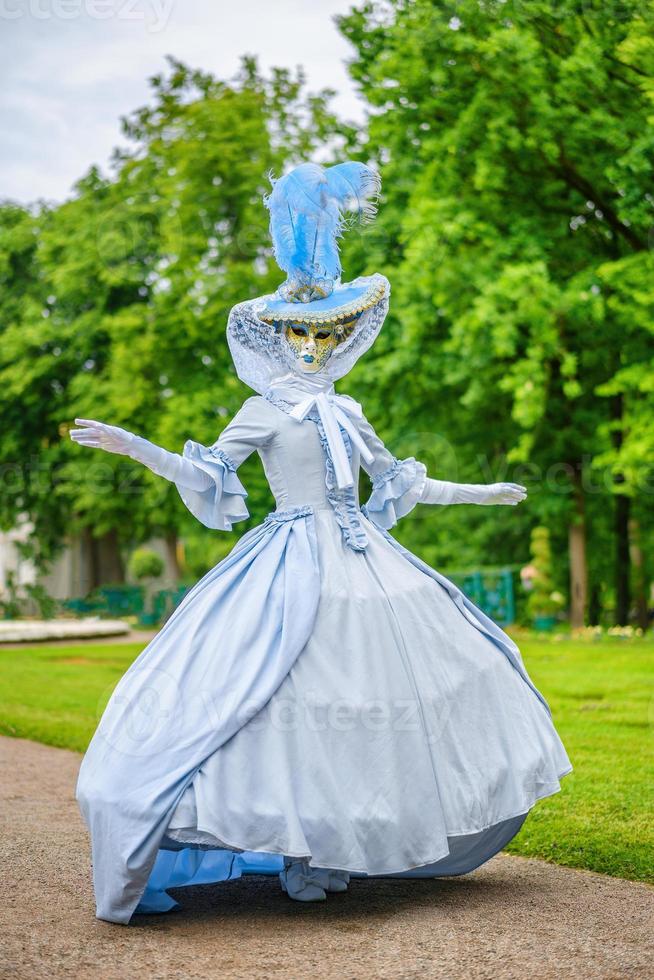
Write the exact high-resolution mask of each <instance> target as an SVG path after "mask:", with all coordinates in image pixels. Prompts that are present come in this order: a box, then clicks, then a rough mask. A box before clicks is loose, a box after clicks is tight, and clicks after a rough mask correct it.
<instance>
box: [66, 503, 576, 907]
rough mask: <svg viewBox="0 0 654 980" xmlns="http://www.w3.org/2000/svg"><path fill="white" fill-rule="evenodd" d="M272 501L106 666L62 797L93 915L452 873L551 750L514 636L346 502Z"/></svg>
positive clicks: (487, 848)
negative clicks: (201, 891) (328, 879)
mask: <svg viewBox="0 0 654 980" xmlns="http://www.w3.org/2000/svg"><path fill="white" fill-rule="evenodd" d="M362 523H363V525H364V527H365V531H366V534H367V536H368V546H367V548H366V550H364V551H354V550H352V549H351V548H349V547H347V546H346V545H345V543H344V542H343V539H342V536H341V534H340V529H339V527H338V525H337V523H336V520H335V518H334V515H333V511H332V510H331V508H329V507H327V508H325V509H322V508H316V509H313V508H311V507H303V508H295V509H294V510H291V511H286V512H276V513H275V514H272V515H270V516H269V517H268V518H267V519H266V521H265V522H264V523H263V524H262V525H260V526H259V527H258V528H255V529H253V530H252V531H250V532H249V533H248V534H246V535H245V536H244V537H243V538H242V539H241V541H240V542H239V543H238V544H237V546H236V547H235V548H234V550H233V551H232V552H231V553H230V555H229V556H228V557H227V558H226V559H224V560H223V561H222V562H221V563H220V564H219V565H217V566H216V568H214V569H213V570H212V571H211V572H209V573H208V574H207V575H206V576H205V577H204V578H203V579H202V580H201V581H200V582H198V584H197V585H196V586H195V588H194V589H193V590H192V591H191V592H190V593H189V594H188V595H187V596H186V598H185V599H184V601H183V602H182V604H181V605H180V606H179V607H178V609H177V610H176V611H175V613H174V614H173V616H172V617H171V618H170V620H169V621H168V622H167V623H166V625H165V626H164V627H163V629H162V630H161V631H160V633H159V634H158V635H157V636H156V637H155V638H154V639H153V640H152V642H151V643H150V644H149V645H148V647H146V649H145V650H144V651H143V653H142V654H141V655H140V656H139V657H138V658H137V660H136V661H135V662H134V664H133V665H132V666H131V667H130V669H129V670H128V671H127V673H126V674H125V675H124V677H123V678H122V679H121V681H120V682H119V684H118V686H117V688H116V690H115V692H114V694H113V696H112V698H111V700H110V702H109V704H108V706H107V709H106V711H105V714H104V715H103V717H102V720H101V722H100V725H99V727H98V730H97V732H96V734H95V736H94V738H93V741H92V742H91V745H90V747H89V750H88V752H87V754H86V756H85V757H84V760H83V763H82V768H81V770H80V777H79V783H78V800H79V802H80V806H81V808H82V812H83V814H84V817H85V819H86V821H87V824H88V827H89V830H90V833H91V838H92V851H93V873H94V885H95V891H96V900H97V911H98V916H99V917H100V918H103V919H108V920H110V921H114V922H128V921H129V919H130V918H131V916H132V914H133V913H134V912H135V911H138V912H149V911H165V910H166V909H168V908H171V907H172V906H173V905H174V904H175V902H174V901H173V899H172V898H170V896H168V895H167V894H166V889H167V888H171V887H175V886H180V885H188V884H200V883H207V882H214V881H222V880H226V879H228V878H234V877H238V876H240V875H241V874H244V873H263V874H270V873H276V872H278V871H279V870H280V868H281V867H282V860H283V858H282V856H283V855H292V856H297V857H308V858H309V859H310V863H311V864H312V865H313V866H316V867H330V868H339V869H343V870H348V871H350V872H351V873H352V874H355V875H373V876H374V875H384V876H387V875H402V876H434V875H451V874H462V873H465V872H467V871H470V870H472V869H473V868H475V867H477V866H479V864H481V863H483V862H484V861H486V860H487V859H488V858H489V857H491V856H492V855H493V854H495V853H496V852H497V851H498V850H500V849H501V848H502V847H503V846H504V845H505V844H506V843H507V842H508V841H509V840H510V839H511V838H512V837H513V836H514V835H515V834H516V833H517V831H518V830H519V828H520V826H521V824H522V822H523V821H524V819H525V816H526V814H527V813H528V811H529V809H530V808H531V807H532V806H533V805H534V803H535V802H536V801H537V800H538V799H541V798H542V797H545V796H548V795H550V794H552V793H555V792H556V791H557V790H558V789H559V788H560V784H559V780H560V778H561V777H562V776H563V775H564V774H565V773H567V772H569V771H570V769H571V766H570V763H569V760H568V757H567V755H566V753H565V749H564V748H563V745H562V743H561V741H560V739H559V737H558V735H557V733H556V731H555V729H554V727H553V724H552V722H551V719H550V715H549V710H548V708H547V705H546V703H545V701H544V699H543V698H542V696H541V695H540V693H539V692H538V691H537V690H536V688H535V687H534V686H533V684H532V682H531V681H530V679H529V677H528V675H527V673H526V671H525V669H524V666H523V664H522V660H521V657H520V653H519V651H518V649H517V647H516V646H515V644H514V643H513V642H512V640H511V639H510V638H509V637H508V636H507V635H506V634H505V633H504V632H503V631H502V630H501V629H500V628H499V627H498V626H497V625H496V624H495V623H493V622H492V621H491V620H490V619H488V617H486V616H485V615H484V614H483V613H482V612H481V610H479V609H477V608H476V607H475V606H474V605H473V604H472V603H471V602H470V600H468V599H467V598H466V597H465V596H463V594H462V593H461V592H460V591H459V590H458V589H457V588H456V586H454V585H453V584H452V583H451V582H449V581H448V580H447V579H445V578H444V577H443V576H441V575H440V574H439V573H438V572H436V571H434V570H433V569H431V568H430V567H429V566H427V565H425V564H424V563H423V562H421V561H420V560H419V559H418V558H416V557H415V556H414V555H412V554H411V553H410V552H408V551H407V550H406V549H404V548H403V547H402V546H401V545H399V544H398V543H397V542H396V541H395V540H394V539H393V538H392V537H391V536H390V535H388V534H387V533H386V532H385V531H382V530H380V529H379V528H378V527H376V525H374V524H372V523H371V522H369V521H367V520H365V518H362Z"/></svg>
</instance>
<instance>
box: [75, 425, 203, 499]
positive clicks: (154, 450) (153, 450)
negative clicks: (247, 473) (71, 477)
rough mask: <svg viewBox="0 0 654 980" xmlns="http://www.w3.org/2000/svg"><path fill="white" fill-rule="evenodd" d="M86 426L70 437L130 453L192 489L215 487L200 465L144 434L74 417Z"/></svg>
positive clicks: (125, 454) (138, 460)
mask: <svg viewBox="0 0 654 980" xmlns="http://www.w3.org/2000/svg"><path fill="white" fill-rule="evenodd" d="M75 423H76V424H77V425H82V426H84V428H83V429H71V432H70V437H71V439H72V440H73V442H76V443H78V444H79V445H80V446H90V447H92V448H93V449H104V450H105V451H106V452H109V453H118V454H119V455H121V456H129V457H130V458H131V459H135V460H136V461H137V462H139V463H143V464H144V465H145V466H147V467H148V469H150V470H152V472H153V473H156V474H157V475H158V476H163V477H165V478H166V479H167V480H170V481H171V482H173V483H176V484H178V485H179V486H182V487H187V488H188V489H189V490H198V491H201V490H208V489H209V487H211V486H213V480H212V479H211V477H210V476H209V474H208V473H205V471H204V470H201V469H200V467H199V466H195V464H194V463H193V462H192V461H191V460H190V459H187V458H185V457H184V456H180V455H179V454H178V453H170V452H168V450H167V449H162V447H161V446H156V445H155V444H154V443H153V442H149V441H148V440H147V439H143V438H142V437H141V436H136V435H134V433H133V432H128V431H127V429H121V428H120V427H119V426H117V425H107V424H106V423H105V422H96V421H95V420H94V419H75Z"/></svg>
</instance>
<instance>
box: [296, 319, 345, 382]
mask: <svg viewBox="0 0 654 980" xmlns="http://www.w3.org/2000/svg"><path fill="white" fill-rule="evenodd" d="M357 319H358V317H352V318H351V319H349V320H345V321H337V322H335V323H300V322H296V323H292V322H291V323H287V324H286V325H285V327H284V336H285V338H286V342H287V344H288V346H289V347H290V348H291V351H292V352H293V356H294V357H295V359H296V367H297V370H298V371H302V372H304V373H306V374H315V373H316V372H317V371H320V370H321V368H323V367H324V366H325V364H326V363H327V361H328V360H329V358H330V357H331V356H332V354H333V352H334V350H335V349H336V348H337V347H338V345H339V344H342V343H343V341H344V340H347V338H348V337H349V336H350V334H351V333H352V331H353V330H354V326H355V323H356V321H357Z"/></svg>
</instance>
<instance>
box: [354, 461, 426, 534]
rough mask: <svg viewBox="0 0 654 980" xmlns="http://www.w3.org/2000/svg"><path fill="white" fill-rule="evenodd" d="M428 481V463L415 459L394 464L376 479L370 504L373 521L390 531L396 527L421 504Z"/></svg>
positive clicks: (367, 509) (368, 512)
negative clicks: (419, 502) (401, 519)
mask: <svg viewBox="0 0 654 980" xmlns="http://www.w3.org/2000/svg"><path fill="white" fill-rule="evenodd" d="M426 480H427V470H426V468H425V465H424V463H419V462H418V460H416V459H414V458H413V456H410V457H409V458H408V459H395V460H393V463H392V465H391V466H389V468H388V469H387V470H384V472H383V473H378V474H377V476H375V477H374V478H373V481H372V494H371V495H370V499H369V500H368V503H367V504H366V513H367V515H368V517H369V518H370V520H371V521H374V523H375V524H378V525H379V527H383V528H385V529H386V530H387V531H388V530H389V529H390V528H392V527H395V525H396V524H397V522H398V521H399V519H400V518H401V517H405V516H406V515H407V514H408V513H409V512H410V511H412V510H413V508H414V507H415V505H416V504H417V503H418V501H419V500H420V497H421V496H422V491H423V489H424V486H425V482H426Z"/></svg>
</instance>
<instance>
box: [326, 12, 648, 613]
mask: <svg viewBox="0 0 654 980" xmlns="http://www.w3.org/2000/svg"><path fill="white" fill-rule="evenodd" d="M653 13H654V8H653V7H652V5H651V3H643V2H637V0H633V2H629V0H628V2H617V0H616V2H613V3H609V4H608V5H606V4H600V3H596V2H594V0H586V2H573V0H563V2H557V3H556V4H554V3H551V2H540V0H533V2H531V0H530V2H529V3H524V2H522V0H506V2H502V3H500V2H494V0H488V2H484V3H478V2H477V0H461V2H456V3H440V2H436V3H435V2H429V0H389V2H383V3H377V2H375V3H365V4H363V5H361V6H360V7H358V8H357V9H356V10H355V11H353V12H352V13H350V14H349V15H347V16H345V17H343V18H341V20H340V26H341V30H342V31H343V33H344V34H345V35H346V37H347V38H348V39H349V40H350V41H351V42H352V44H353V45H354V47H355V50H356V57H355V59H354V60H353V62H352V64H351V72H352V75H353V77H354V78H355V80H356V81H357V82H358V83H359V85H360V87H361V89H362V91H363V93H364V94H365V96H366V98H367V99H368V101H369V102H370V104H371V106H372V107H373V112H372V114H371V117H370V120H369V129H368V134H367V135H368V142H367V143H366V150H367V152H369V153H370V154H372V155H373V156H374V157H376V158H377V159H378V160H379V161H380V162H381V163H382V164H383V172H384V178H385V193H384V213H385V218H384V223H383V224H382V225H381V227H380V234H379V237H378V242H377V252H376V258H377V261H378V262H379V264H380V266H381V267H382V268H384V271H386V272H387V273H388V274H389V276H390V278H391V280H392V281H393V284H394V297H393V300H394V302H393V314H392V319H391V321H390V323H389V329H388V330H387V331H386V338H385V343H384V344H383V345H380V347H379V350H378V360H377V362H375V363H374V364H373V365H371V368H372V369H373V370H374V372H375V373H376V374H377V375H378V376H379V377H382V378H383V379H384V381H385V384H384V390H383V391H382V397H383V404H384V408H385V416H386V418H387V419H388V423H387V434H390V436H391V438H395V439H396V440H399V438H400V435H401V433H402V431H404V430H406V427H407V426H411V427H413V428H416V427H417V428H419V429H421V430H424V431H429V429H430V428H431V429H432V430H433V429H434V428H435V429H437V430H438V431H439V432H440V433H441V434H442V436H443V437H444V438H445V440H446V442H447V443H449V444H451V445H454V446H456V447H457V449H456V460H455V462H456V463H458V467H453V469H458V473H456V474H455V475H453V476H452V477H451V478H454V479H456V478H457V476H458V475H460V474H461V473H465V475H466V476H468V477H471V478H473V479H480V478H486V479H488V478H492V477H493V476H495V478H502V477H505V478H506V477H510V478H514V479H516V478H517V479H518V480H520V482H526V483H527V484H528V485H529V487H530V490H531V507H530V508H529V509H527V510H525V511H523V512H522V514H521V515H520V517H518V519H517V520H515V518H514V515H511V520H512V524H513V528H514V530H515V531H519V532H520V533H521V534H522V535H524V531H525V526H524V522H525V520H529V521H533V517H532V515H533V514H534V512H535V514H536V519H537V520H538V521H543V522H546V523H547V524H548V525H549V526H551V527H552V528H553V533H554V541H555V544H557V543H558V542H559V541H562V540H563V539H564V538H568V541H569V553H570V564H571V568H570V571H571V580H572V581H571V589H570V591H571V600H572V611H573V620H574V622H575V623H576V624H579V623H580V621H582V620H583V617H584V615H585V610H586V605H587V600H586V587H585V583H586V578H587V559H586V551H587V547H586V540H587V537H588V534H587V529H588V527H590V528H592V529H593V537H592V548H591V556H590V557H591V561H590V576H591V593H593V594H595V595H596V596H597V595H599V594H600V591H601V592H602V594H603V595H605V594H606V589H601V588H600V586H601V582H602V580H603V579H604V578H605V576H606V552H607V546H608V547H609V548H610V549H611V550H612V551H613V554H614V560H613V576H614V586H615V604H616V618H617V620H618V622H624V621H625V620H626V618H627V616H628V613H629V605H630V598H629V581H630V569H629V537H628V534H629V521H630V517H631V516H633V515H634V513H635V512H637V517H638V525H639V526H640V527H641V528H642V529H643V531H644V532H645V533H646V534H647V535H651V527H652V525H651V521H652V517H651V508H650V507H649V506H648V504H649V499H651V486H650V484H651V459H652V455H651V451H650V445H649V441H650V439H651V418H652V409H653V405H652V394H651V381H650V379H651V357H652V344H651V334H652V317H651V311H652V305H653V300H654V286H653V283H654V279H653V277H652V272H653V271H654V269H653V262H652V254H651V250H650V249H649V242H648V235H649V231H650V228H651V226H652V203H653V198H652V195H651V173H652V163H653V160H654V134H653V130H652V125H651V120H652V96H653V94H654V40H653V37H652V26H653V20H654V18H653ZM370 377H371V379H372V372H371V375H370ZM380 405H381V402H380ZM648 419H649V420H650V425H649V426H648V421H647V420H648ZM648 433H649V434H648ZM507 463H508V464H509V467H510V470H507ZM607 466H608V467H609V468H610V470H609V474H610V482H608V483H607V482H606V475H607V469H606V467H607ZM441 472H442V469H441ZM443 475H445V476H446V477H447V474H443ZM648 489H649V492H650V497H649V499H648V498H647V496H646V493H645V492H646V491H647V490H648ZM609 506H612V507H613V511H614V518H613V527H612V528H607V527H606V522H605V512H606V509H607V507H609ZM484 516H485V515H484ZM463 519H465V520H466V524H467V526H470V525H472V522H473V518H468V517H467V516H466V518H463ZM461 520H462V518H461V517H460V516H459V514H456V515H454V514H453V515H451V516H450V515H444V518H443V520H442V521H441V527H442V529H443V536H444V535H445V534H447V533H451V532H452V530H453V529H459V530H460V528H461V523H460V522H461ZM474 520H476V521H479V518H478V517H476V518H474ZM506 520H507V517H506V515H500V514H493V516H492V517H488V518H486V520H485V528H484V531H483V532H482V534H481V536H477V535H475V548H476V549H479V548H480V546H481V545H482V544H483V545H484V546H486V545H487V544H489V543H492V545H493V550H495V546H497V548H498V552H497V553H498V554H500V555H507V546H508V547H513V545H514V544H515V534H513V535H506V536H505V534H504V531H505V528H506ZM426 526H427V525H426V522H425V521H422V522H414V524H413V525H409V530H408V531H407V534H408V535H411V536H413V538H414V540H420V539H421V537H422V539H423V540H424V537H425V536H426V535H425V531H424V530H423V529H424V528H425V527H426ZM432 526H433V525H432ZM596 530H597V531H600V532H601V533H599V534H595V531H596ZM498 532H499V533H498ZM443 536H441V538H440V540H441V542H442V540H443ZM607 536H608V539H607ZM522 547H523V548H524V545H523V546H522Z"/></svg>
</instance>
